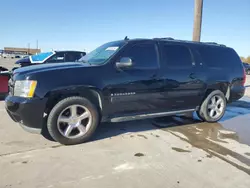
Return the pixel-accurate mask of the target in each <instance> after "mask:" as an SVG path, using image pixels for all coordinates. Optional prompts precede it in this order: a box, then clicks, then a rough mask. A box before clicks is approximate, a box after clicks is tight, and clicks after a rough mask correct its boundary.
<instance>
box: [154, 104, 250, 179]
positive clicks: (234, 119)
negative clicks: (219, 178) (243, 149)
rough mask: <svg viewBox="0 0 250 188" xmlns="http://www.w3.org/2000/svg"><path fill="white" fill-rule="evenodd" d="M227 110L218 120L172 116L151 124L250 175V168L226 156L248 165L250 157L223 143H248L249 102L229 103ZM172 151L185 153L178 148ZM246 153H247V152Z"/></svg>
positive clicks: (249, 128) (249, 126)
mask: <svg viewBox="0 0 250 188" xmlns="http://www.w3.org/2000/svg"><path fill="white" fill-rule="evenodd" d="M228 109H229V110H227V112H226V114H225V117H224V118H223V120H222V121H220V122H219V123H206V122H201V121H200V120H198V119H193V118H187V117H176V116H174V117H165V118H157V119H155V120H154V122H153V124H154V125H159V126H158V127H160V128H161V129H162V130H164V131H167V132H169V133H171V134H173V135H175V136H177V137H179V138H180V139H182V140H184V141H186V142H188V143H190V144H191V145H192V146H193V147H196V148H199V149H202V150H204V151H206V152H207V153H208V155H207V157H209V158H211V157H212V156H217V157H218V158H220V159H222V160H224V161H226V162H228V163H230V164H231V165H233V166H235V167H236V168H238V169H240V170H242V171H244V172H246V173H247V174H249V175H250V170H249V168H246V167H243V166H241V165H239V164H237V163H234V162H232V161H230V160H229V159H228V158H226V156H230V157H233V158H235V159H237V160H238V161H240V162H241V163H243V164H245V165H247V166H249V167H250V159H249V158H247V157H246V156H243V155H242V154H239V153H237V151H235V150H231V149H229V148H226V146H225V147H224V146H223V145H225V144H230V143H228V142H230V140H234V141H237V142H239V143H242V144H247V145H249V146H250V103H249V102H245V101H238V102H236V103H233V104H231V105H230V106H229V107H228ZM164 124H165V127H164ZM181 135H184V137H182V136H181ZM239 147H240V146H239ZM249 148H250V147H249ZM172 149H173V148H172ZM173 150H175V151H178V152H185V151H182V149H180V148H174V149H173ZM187 151H188V150H187ZM245 155H247V156H250V155H249V153H245Z"/></svg>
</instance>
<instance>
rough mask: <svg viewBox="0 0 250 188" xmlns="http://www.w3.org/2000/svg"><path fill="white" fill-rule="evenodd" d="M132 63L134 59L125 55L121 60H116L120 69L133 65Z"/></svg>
mask: <svg viewBox="0 0 250 188" xmlns="http://www.w3.org/2000/svg"><path fill="white" fill-rule="evenodd" d="M132 65H133V63H132V59H130V58H129V57H123V58H121V60H120V62H116V67H117V68H119V69H122V68H128V67H132Z"/></svg>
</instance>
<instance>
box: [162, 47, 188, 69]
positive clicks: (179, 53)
mask: <svg viewBox="0 0 250 188" xmlns="http://www.w3.org/2000/svg"><path fill="white" fill-rule="evenodd" d="M162 54H163V63H166V64H167V65H168V67H191V66H192V57H191V54H190V50H189V49H188V48H187V47H185V46H181V45H165V44H164V45H163V47H162Z"/></svg>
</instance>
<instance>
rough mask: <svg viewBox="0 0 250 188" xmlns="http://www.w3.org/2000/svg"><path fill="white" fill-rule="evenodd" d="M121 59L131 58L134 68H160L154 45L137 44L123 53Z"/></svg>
mask: <svg viewBox="0 0 250 188" xmlns="http://www.w3.org/2000/svg"><path fill="white" fill-rule="evenodd" d="M121 57H128V58H130V59H131V60H132V62H133V68H138V69H154V68H158V60H157V53H156V48H155V44H153V43H144V44H136V45H134V46H132V47H130V48H129V49H128V50H126V51H125V52H124V53H122V54H121Z"/></svg>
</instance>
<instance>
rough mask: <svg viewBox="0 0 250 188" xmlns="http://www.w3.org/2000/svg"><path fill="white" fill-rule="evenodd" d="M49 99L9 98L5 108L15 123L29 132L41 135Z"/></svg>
mask: <svg viewBox="0 0 250 188" xmlns="http://www.w3.org/2000/svg"><path fill="white" fill-rule="evenodd" d="M46 102H47V99H38V98H34V99H26V98H22V97H15V96H7V97H6V99H5V108H6V111H7V112H8V114H9V116H10V117H11V118H12V120H13V121H15V122H18V123H20V124H21V126H22V127H23V128H24V129H25V130H26V131H29V132H33V133H39V132H41V129H42V127H43V124H44V110H45V106H46Z"/></svg>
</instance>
